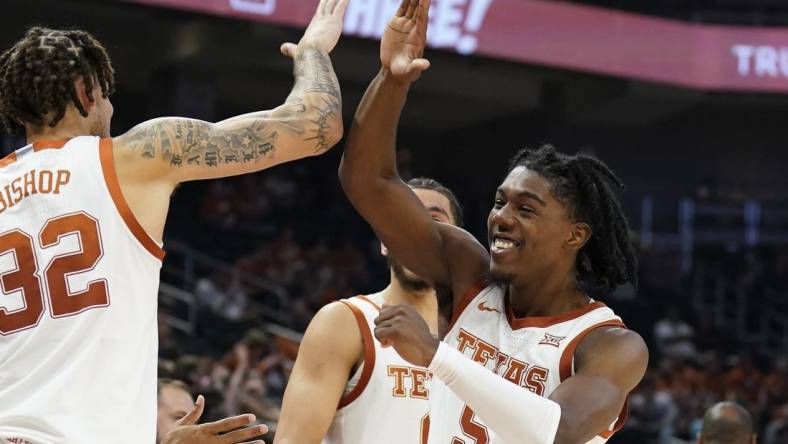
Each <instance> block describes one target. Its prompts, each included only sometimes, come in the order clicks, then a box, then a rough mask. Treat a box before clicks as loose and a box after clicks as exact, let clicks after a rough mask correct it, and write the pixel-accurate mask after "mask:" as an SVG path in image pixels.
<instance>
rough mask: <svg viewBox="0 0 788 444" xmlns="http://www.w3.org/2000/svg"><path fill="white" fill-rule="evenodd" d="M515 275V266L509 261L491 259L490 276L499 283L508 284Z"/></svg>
mask: <svg viewBox="0 0 788 444" xmlns="http://www.w3.org/2000/svg"><path fill="white" fill-rule="evenodd" d="M514 276H515V267H513V266H512V264H509V263H505V262H504V263H500V262H496V261H495V260H494V259H493V260H490V278H491V279H492V281H493V282H494V283H496V284H498V285H501V286H504V285H508V284H509V282H511V281H512V279H513V278H514Z"/></svg>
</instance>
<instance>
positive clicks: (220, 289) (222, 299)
mask: <svg viewBox="0 0 788 444" xmlns="http://www.w3.org/2000/svg"><path fill="white" fill-rule="evenodd" d="M194 293H195V295H196V296H197V301H198V302H199V303H200V305H201V306H203V307H208V308H209V309H210V310H211V311H212V312H213V313H214V314H215V315H217V316H219V317H221V318H222V319H224V320H226V321H230V322H240V321H243V320H245V319H247V318H248V317H249V316H250V315H251V313H250V312H249V299H248V297H247V295H246V293H245V292H244V289H243V287H242V286H241V285H240V282H239V279H238V274H237V273H227V272H225V271H223V270H217V271H215V272H214V273H213V274H211V275H210V276H208V277H204V278H201V279H199V280H198V281H197V284H196V286H195V288H194Z"/></svg>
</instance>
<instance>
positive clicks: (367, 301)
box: [356, 294, 382, 311]
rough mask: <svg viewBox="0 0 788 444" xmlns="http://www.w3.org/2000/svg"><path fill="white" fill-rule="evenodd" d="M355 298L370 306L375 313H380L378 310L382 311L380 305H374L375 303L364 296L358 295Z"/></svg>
mask: <svg viewBox="0 0 788 444" xmlns="http://www.w3.org/2000/svg"><path fill="white" fill-rule="evenodd" d="M356 297H357V298H358V299H361V300H362V301H364V302H366V303H367V304H369V305H371V306H373V307H375V310H377V311H380V310H382V308H381V306H380V305H378V304H376V303H375V302H374V301H373V300H372V299H370V298H368V297H367V296H364V295H363V294H362V295H358V296H356Z"/></svg>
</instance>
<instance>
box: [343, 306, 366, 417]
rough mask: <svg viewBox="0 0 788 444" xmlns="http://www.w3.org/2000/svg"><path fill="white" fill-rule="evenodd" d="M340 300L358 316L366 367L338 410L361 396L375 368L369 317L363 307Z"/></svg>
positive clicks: (357, 320)
mask: <svg viewBox="0 0 788 444" xmlns="http://www.w3.org/2000/svg"><path fill="white" fill-rule="evenodd" d="M339 302H341V303H343V304H345V306H347V307H348V308H349V309H350V311H352V312H353V316H355V317H356V322H357V323H358V329H359V331H360V332H361V339H362V342H363V343H364V364H363V365H364V369H363V370H361V378H360V379H359V380H358V384H356V386H355V387H353V390H351V391H350V393H348V394H347V395H345V396H343V397H342V399H340V400H339V405H338V406H337V410H339V409H341V408H344V407H347V406H348V405H349V404H350V403H351V402H353V401H355V400H356V398H358V397H359V396H361V393H362V392H364V389H365V388H367V384H369V380H370V378H372V369H373V368H375V344H374V343H373V342H372V341H373V339H372V332H370V331H369V325H368V324H367V319H366V318H365V317H364V313H362V312H361V309H359V308H358V307H356V306H355V305H353V304H351V303H350V302H348V301H339Z"/></svg>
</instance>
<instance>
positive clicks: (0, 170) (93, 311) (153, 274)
mask: <svg viewBox="0 0 788 444" xmlns="http://www.w3.org/2000/svg"><path fill="white" fill-rule="evenodd" d="M162 257H163V251H162V250H161V249H160V248H159V246H157V245H156V244H155V242H154V241H153V240H152V239H151V238H150V237H148V236H147V235H146V234H145V232H144V231H143V229H142V228H141V226H140V225H139V223H138V222H137V221H136V219H134V216H133V215H132V213H131V211H130V210H129V207H128V205H127V204H126V201H125V199H124V198H123V195H122V193H121V191H120V186H119V184H118V180H117V177H116V175H115V164H114V160H113V152H112V140H111V139H99V138H97V137H77V138H73V139H70V140H68V141H52V142H37V143H35V144H32V145H28V146H26V147H24V148H21V149H19V150H17V151H16V152H14V153H11V155H9V156H7V157H6V158H4V159H3V160H0V442H6V441H7V442H13V443H35V444H53V443H57V444H61V443H65V444H72V443H74V444H77V443H79V444H93V443H102V444H114V443H118V444H120V443H122V444H126V443H128V444H132V443H133V444H147V443H153V442H154V441H155V439H156V430H155V428H156V406H157V404H156V369H157V366H156V362H157V354H158V351H157V349H158V344H157V341H158V338H157V321H156V305H157V292H158V283H159V270H160V268H161V258H162ZM4 439H5V441H4Z"/></svg>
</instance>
